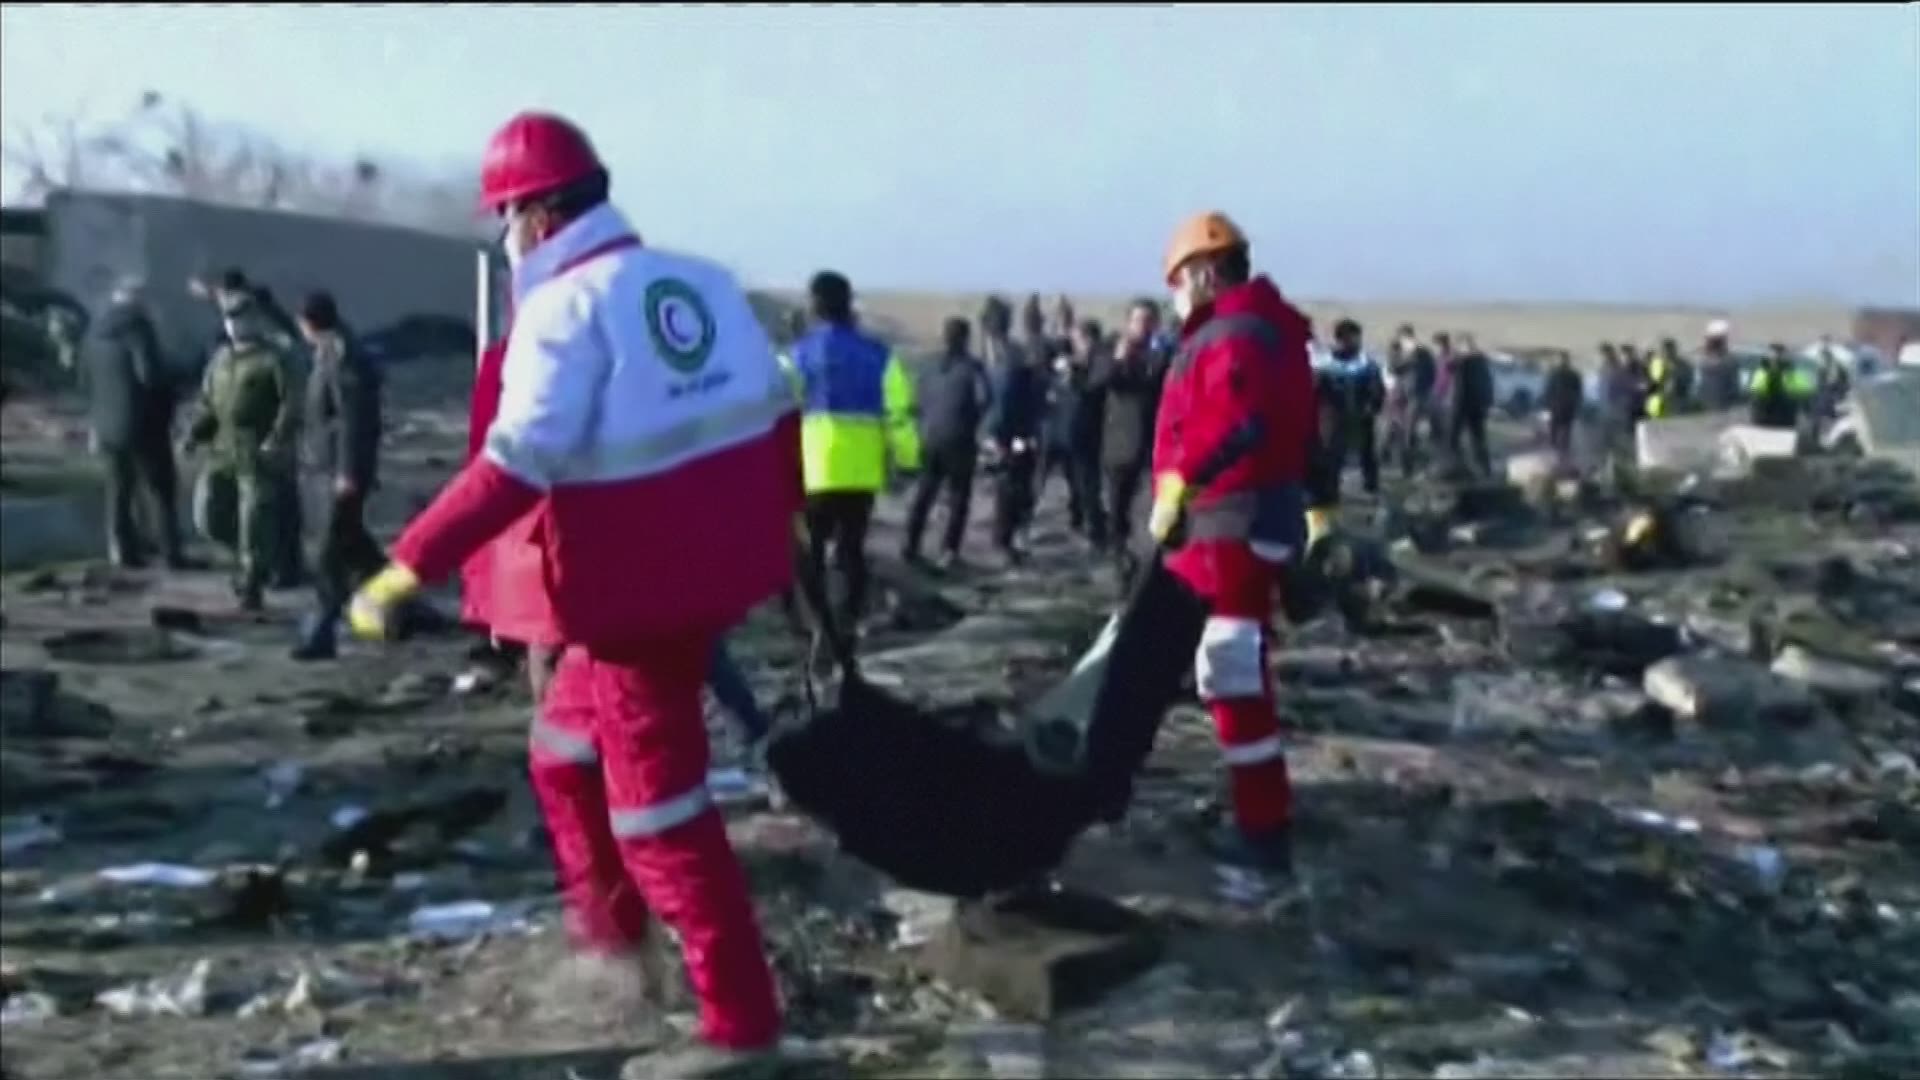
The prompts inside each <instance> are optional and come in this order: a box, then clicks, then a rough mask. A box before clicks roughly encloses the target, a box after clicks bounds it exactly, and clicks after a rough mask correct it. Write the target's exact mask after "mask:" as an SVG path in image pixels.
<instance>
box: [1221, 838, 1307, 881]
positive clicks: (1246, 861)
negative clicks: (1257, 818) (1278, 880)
mask: <svg viewBox="0 0 1920 1080" xmlns="http://www.w3.org/2000/svg"><path fill="white" fill-rule="evenodd" d="M1208 847H1209V849H1210V851H1209V853H1210V854H1211V855H1212V856H1213V857H1214V858H1215V859H1217V860H1218V861H1220V862H1222V863H1225V864H1227V865H1228V866H1237V867H1239V868H1241V869H1243V870H1253V871H1256V872H1258V873H1262V874H1267V875H1271V876H1274V877H1290V876H1292V874H1293V831H1292V829H1291V828H1289V827H1288V826H1286V825H1281V826H1278V827H1276V828H1272V829H1265V830H1262V831H1260V832H1248V831H1246V830H1244V829H1241V828H1239V827H1238V826H1235V825H1224V826H1222V827H1221V828H1220V829H1219V830H1218V831H1216V832H1215V833H1214V834H1213V836H1212V837H1211V838H1210V840H1209V843H1208Z"/></svg>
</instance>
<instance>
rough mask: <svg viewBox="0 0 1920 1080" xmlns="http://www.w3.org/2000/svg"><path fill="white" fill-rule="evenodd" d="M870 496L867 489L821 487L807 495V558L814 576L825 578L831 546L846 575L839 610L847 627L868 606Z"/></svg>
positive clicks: (824, 579) (871, 506)
mask: <svg viewBox="0 0 1920 1080" xmlns="http://www.w3.org/2000/svg"><path fill="white" fill-rule="evenodd" d="M873 498H874V496H873V492H870V491H822V492H816V493H814V494H812V495H809V496H807V534H808V536H809V537H810V538H811V541H812V542H811V543H810V544H809V545H808V547H807V559H808V561H809V563H810V564H811V569H812V572H813V575H814V580H816V581H821V582H825V581H826V580H827V576H826V574H827V549H828V548H829V547H831V548H832V549H833V563H834V565H835V566H836V567H838V568H839V570H840V575H841V577H843V578H845V579H846V589H847V592H846V602H845V603H844V604H843V605H842V606H841V613H842V616H843V618H844V619H845V620H846V622H845V623H843V624H842V625H847V626H848V627H849V628H851V625H850V624H851V623H852V622H853V620H856V619H858V618H860V616H861V615H863V614H865V613H866V610H867V576H868V575H867V526H868V525H869V524H871V523H872V521H873ZM829 595H831V591H829Z"/></svg>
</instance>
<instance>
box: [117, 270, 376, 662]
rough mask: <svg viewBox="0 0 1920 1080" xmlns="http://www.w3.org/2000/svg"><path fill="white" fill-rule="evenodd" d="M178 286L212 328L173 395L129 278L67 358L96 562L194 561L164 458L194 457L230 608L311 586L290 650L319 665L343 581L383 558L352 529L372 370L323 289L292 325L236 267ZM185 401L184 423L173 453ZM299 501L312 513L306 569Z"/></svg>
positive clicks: (366, 455)
mask: <svg viewBox="0 0 1920 1080" xmlns="http://www.w3.org/2000/svg"><path fill="white" fill-rule="evenodd" d="M189 287H190V288H191V289H192V291H194V292H195V293H196V294H197V295H199V296H201V297H203V298H204V299H206V300H207V301H208V302H209V303H210V304H211V305H212V306H213V307H214V309H215V310H216V311H217V313H218V315H219V318H220V331H219V334H218V335H217V337H216V339H215V341H214V342H213V343H212V344H211V347H210V349H209V357H208V359H207V361H206V363H205V365H204V367H203V368H202V369H201V370H202V375H201V379H200V383H199V388H198V390H197V392H195V393H192V394H188V395H182V394H181V393H180V388H179V387H178V386H177V385H176V376H175V374H174V372H175V371H176V370H178V369H177V367H176V366H175V365H173V364H171V363H169V362H168V360H167V358H166V356H165V355H164V354H163V352H162V349H161V345H160V341H159V336H158V334H157V333H156V332H155V329H154V323H153V319H152V318H151V316H150V314H149V313H148V311H147V307H146V302H145V298H144V295H143V294H144V284H143V283H141V282H138V281H133V280H128V281H124V282H122V283H120V284H119V285H118V286H117V287H116V288H115V289H114V291H113V293H112V295H111V297H110V300H109V306H108V310H107V311H106V313H105V314H104V316H103V317H102V318H101V319H100V320H99V323H98V324H97V325H96V326H95V327H94V328H92V330H91V331H90V332H89V335H88V339H87V340H86V341H85V342H84V343H83V347H82V349H81V350H80V355H81V357H82V360H81V374H82V378H83V381H84V383H85V385H86V388H87V394H88V401H89V409H90V414H89V419H90V426H91V441H92V444H93V446H94V447H95V450H96V452H97V453H98V454H99V455H100V456H101V458H102V459H103V461H104V464H105V473H106V480H107V484H106V490H107V530H106V531H107V553H108V557H109V558H110V559H111V561H112V562H113V563H114V564H115V565H117V566H121V567H125V568H136V567H140V566H142V565H145V564H146V563H147V562H148V561H149V560H150V559H151V558H153V557H154V556H156V555H157V556H158V557H159V558H160V559H162V560H163V561H164V563H165V564H166V565H167V566H168V567H169V568H174V569H185V568H188V567H189V566H191V565H192V564H191V563H190V561H189V560H188V558H187V556H186V553H185V547H184V544H183V536H182V530H181V526H180V522H179V521H178V511H177V505H178V497H177V492H178V481H177V477H178V466H177V459H176V455H181V456H190V455H191V456H200V457H201V458H202V459H203V460H202V462H201V474H200V479H199V482H198V483H197V484H196V485H195V492H194V499H193V504H194V514H193V517H194V523H195V525H196V527H197V529H198V531H200V532H201V533H202V534H203V535H205V536H206V537H208V538H209V539H211V540H214V541H215V542H217V543H220V544H222V545H223V546H225V547H227V548H229V549H230V551H231V553H232V555H233V564H234V576H233V589H234V594H235V597H236V599H237V600H238V602H239V605H240V607H241V608H242V610H246V611H259V610H261V609H262V608H263V606H264V603H265V593H266V590H267V589H268V588H298V587H301V586H302V585H303V584H305V583H307V582H309V581H311V583H312V585H313V588H314V592H315V594H316V595H315V606H314V611H313V612H312V613H311V614H310V615H309V617H308V618H307V619H306V620H304V628H303V631H302V634H301V640H300V641H299V642H298V643H297V644H296V646H295V649H294V653H295V655H296V657H299V658H302V659H321V658H326V657H331V656H333V655H334V653H335V649H336V642H335V640H334V633H335V631H334V627H335V626H336V625H337V623H338V621H339V616H340V613H341V611H342V610H343V608H344V606H345V604H346V602H347V600H348V597H349V595H350V592H351V589H352V586H353V585H354V584H355V583H356V582H357V581H358V580H359V578H360V577H363V576H365V575H366V574H369V573H371V572H372V571H373V570H375V569H378V567H379V566H380V564H381V562H382V561H383V560H384V553H383V552H382V551H381V548H380V545H379V544H378V543H377V542H376V541H375V540H374V539H373V537H372V535H371V534H370V533H369V532H368V531H367V527H366V523H365V507H366V499H367V496H368V494H369V492H370V491H371V490H372V489H373V486H374V484H375V482H376V478H377V473H378V469H377V461H378V457H379V446H380V412H381V404H380V372H379V369H378V367H377V365H375V364H373V363H371V362H370V361H369V360H368V359H367V358H366V357H365V356H364V355H363V354H362V353H361V352H360V351H359V350H358V349H357V348H356V347H355V346H354V344H353V337H352V335H351V333H350V332H349V330H348V328H347V326H346V324H345V323H344V322H343V321H342V319H341V317H340V312H339V309H338V307H337V305H336V304H335V302H334V299H333V297H332V296H331V295H330V294H328V293H325V292H315V293H313V294H312V295H310V296H308V297H307V298H306V301H305V303H304V304H303V305H302V306H301V309H300V312H299V314H298V316H290V315H288V314H287V312H286V311H285V310H284V309H283V308H281V307H280V305H279V304H278V303H277V302H276V301H275V299H274V297H273V294H272V292H271V291H270V290H268V289H267V288H265V287H264V286H260V285H256V284H254V283H253V282H250V281H249V280H248V279H247V276H246V274H245V273H244V272H243V271H241V270H239V269H232V270H228V271H227V272H226V273H225V274H223V275H222V276H221V277H220V278H219V280H218V281H217V282H215V283H212V284H208V283H204V282H200V281H198V280H196V281H194V282H192V283H191V284H190V286H189ZM183 396H184V397H187V398H189V399H190V402H191V415H190V417H189V419H188V421H187V423H186V424H185V437H184V438H183V439H182V440H180V442H179V443H178V445H176V443H175V441H174V430H175V420H176V416H175V414H176V410H177V406H178V402H179V401H180V399H181V398H182V397H183ZM303 489H304V490H303ZM143 496H144V498H143ZM303 502H312V503H314V504H315V505H317V506H323V507H324V512H323V513H322V514H321V525H320V529H319V545H318V549H317V553H316V558H315V566H314V569H313V572H312V573H309V572H308V569H307V561H306V557H305V552H304V542H303V541H304V535H303V534H304V532H305V528H304V521H305V518H306V514H305V513H304V511H303V506H302V504H303Z"/></svg>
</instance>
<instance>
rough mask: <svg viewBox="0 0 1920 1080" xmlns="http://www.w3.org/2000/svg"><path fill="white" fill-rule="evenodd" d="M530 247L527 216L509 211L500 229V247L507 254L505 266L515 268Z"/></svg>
mask: <svg viewBox="0 0 1920 1080" xmlns="http://www.w3.org/2000/svg"><path fill="white" fill-rule="evenodd" d="M532 248H533V245H532V244H531V243H529V242H528V240H527V216H526V215H525V214H516V213H512V212H509V213H508V214H507V223H506V227H505V228H503V229H501V230H500V249H501V251H503V252H504V253H505V254H506V256H507V266H508V267H509V268H513V269H517V268H518V267H519V266H520V263H521V262H522V261H523V260H524V259H526V257H527V252H528V251H530V250H532Z"/></svg>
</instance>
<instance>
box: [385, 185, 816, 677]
mask: <svg viewBox="0 0 1920 1080" xmlns="http://www.w3.org/2000/svg"><path fill="white" fill-rule="evenodd" d="M515 286H516V298H515V306H514V326H513V332H512V333H511V335H510V336H509V339H508V345H507V349H506V351H505V356H504V358H503V360H502V361H501V365H500V372H501V391H500V394H499V397H498V402H499V404H498V408H497V410H496V411H495V412H494V414H493V415H492V417H491V418H490V420H489V422H488V423H487V424H486V433H485V436H484V444H483V446H482V449H481V452H480V454H479V455H478V456H477V457H475V458H474V459H473V460H472V461H470V462H468V464H467V465H466V467H465V468H464V469H462V470H461V472H460V474H459V475H458V476H457V477H455V478H454V480H453V482H452V483H450V484H449V485H448V486H447V488H446V489H445V490H444V491H442V492H441V493H440V495H439V497H438V498H437V499H435V501H434V503H433V505H432V506H430V507H428V508H427V510H426V511H425V512H424V513H422V514H421V515H420V516H419V517H418V518H416V519H415V520H414V521H413V522H412V523H411V524H410V525H409V526H408V527H407V529H406V531H405V532H403V533H402V534H401V536H400V538H399V540H398V541H396V542H395V544H394V546H393V557H394V560H395V561H396V562H398V563H400V564H401V565H404V566H407V567H409V568H410V569H412V570H413V571H414V573H415V574H416V575H417V576H418V577H419V578H420V579H421V580H422V581H424V582H432V581H435V580H438V579H440V578H442V577H444V576H446V575H447V574H449V573H452V572H453V571H454V570H456V569H459V568H461V567H462V566H463V565H465V564H466V563H467V562H468V560H469V559H471V558H472V557H473V556H474V554H475V553H476V552H478V551H481V550H482V549H483V548H486V547H488V546H489V545H490V544H494V545H496V550H495V552H494V560H493V562H492V565H491V566H490V567H487V568H485V569H483V570H482V571H481V574H482V576H483V577H488V578H490V580H489V581H487V582H485V586H486V587H485V588H483V589H480V590H477V591H476V595H477V596H478V597H481V600H480V607H481V608H482V609H483V612H484V614H486V615H488V616H490V619H489V621H490V623H491V624H492V625H493V626H494V628H495V629H496V630H497V631H498V632H500V633H501V634H503V635H504V636H515V631H514V629H513V628H511V627H510V626H508V625H507V623H508V622H509V621H510V616H511V615H512V614H513V613H512V612H510V611H509V610H508V603H507V602H508V600H509V599H510V598H511V599H512V600H513V601H515V602H516V603H517V602H518V601H519V600H520V599H521V598H522V597H523V596H524V595H527V594H532V595H537V596H539V597H540V598H541V602H542V604H543V605H544V606H545V607H546V608H547V609H548V613H550V616H551V617H550V618H543V619H541V620H539V621H540V622H543V623H546V624H547V625H546V626H545V627H542V629H550V630H551V631H552V632H553V637H554V638H555V639H557V640H563V641H566V642H568V643H577V644H582V645H588V646H596V647H601V648H609V649H612V648H622V647H645V645H646V643H647V642H649V641H653V640H657V639H660V638H663V637H667V638H671V637H674V636H677V635H679V634H682V633H688V632H715V631H719V630H724V629H725V628H726V627H728V626H731V625H732V624H733V623H735V622H737V621H739V619H741V618H743V617H744V616H745V615H746V613H747V611H748V610H750V609H751V608H752V607H754V606H756V605H757V604H758V603H760V602H761V601H763V600H765V599H767V598H768V597H770V596H773V595H776V594H777V593H778V592H779V591H780V590H781V589H782V588H784V587H785V586H786V585H787V584H788V583H789V582H790V581H791V577H792V559H791V547H790V545H791V538H792V518H793V514H794V513H795V512H796V511H797V510H798V509H799V501H800V500H799V492H798V490H797V486H796V484H795V477H796V476H797V474H798V471H799V458H798V455H799V434H798V432H799V427H798V420H797V414H796V411H795V408H794V403H793V400H792V394H791V388H790V386H789V385H788V383H787V382H786V379H785V377H784V375H783V373H782V372H781V371H780V369H779V367H778V365H777V364H776V362H775V360H774V356H773V350H772V346H771V345H770V344H769V343H768V342H767V340H766V335H765V332H764V331H763V330H762V329H761V328H760V326H759V323H758V321H757V320H756V319H755V318H754V315H753V311H752V308H751V306H750V305H749V303H748V302H747V298H746V294H745V292H744V291H743V290H741V289H740V287H739V286H738V284H737V283H736V282H735V281H734V279H733V277H732V275H730V274H728V273H727V272H726V271H725V270H724V269H723V268H721V267H719V266H717V265H715V264H713V263H711V262H707V261H705V260H700V259H696V258H693V257H690V256H685V255H677V254H672V253H666V252H657V251H653V250H651V249H643V248H641V247H640V246H639V243H638V241H637V240H636V239H635V238H634V237H633V234H632V230H631V228H630V227H629V226H628V225H627V224H626V222H625V220H624V219H622V218H621V217H620V215H619V213H618V212H617V211H615V210H613V209H612V208H611V207H602V208H596V209H595V210H593V211H590V212H589V213H588V214H586V215H583V216H582V217H581V218H579V219H577V220H575V221H573V222H570V223H569V224H568V225H567V226H566V227H565V228H564V229H562V230H561V231H560V232H559V233H558V234H556V235H555V236H554V237H551V238H549V239H548V240H546V241H544V242H543V243H542V244H541V245H540V246H539V247H538V248H536V249H534V250H533V251H532V252H530V253H529V254H528V256H527V257H526V258H525V259H524V260H522V262H521V265H520V266H519V267H518V268H517V269H516V271H515ZM489 404H490V403H489V402H486V401H478V402H476V410H475V413H476V415H475V417H474V420H475V422H476V423H478V422H479V421H480V419H481V416H483V415H484V414H485V413H486V412H487V408H486V406H487V405H489ZM523 525H526V526H528V527H527V528H526V532H525V533H524V535H525V538H526V542H525V543H524V544H513V543H508V544H499V543H498V540H499V538H501V537H502V534H509V538H511V534H512V533H514V532H516V531H518V530H519V529H520V528H521V527H522V526H523ZM502 551H506V552H509V553H510V555H509V558H512V557H516V556H517V555H518V554H528V555H529V556H530V559H531V560H533V561H537V564H538V577H537V579H535V578H534V577H533V576H532V573H531V571H530V570H522V569H520V568H518V567H515V568H513V569H508V561H504V560H503V557H502V555H501V552H502ZM534 580H537V581H538V583H539V587H538V589H534V588H531V587H530V586H531V584H532V582H533V581H534ZM523 583H524V584H523Z"/></svg>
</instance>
